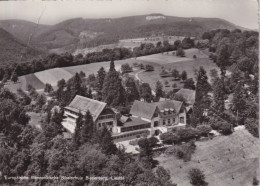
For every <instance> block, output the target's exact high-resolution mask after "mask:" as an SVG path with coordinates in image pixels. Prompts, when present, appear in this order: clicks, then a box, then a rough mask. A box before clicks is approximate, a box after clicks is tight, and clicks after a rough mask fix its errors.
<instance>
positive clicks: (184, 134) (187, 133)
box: [177, 128, 199, 141]
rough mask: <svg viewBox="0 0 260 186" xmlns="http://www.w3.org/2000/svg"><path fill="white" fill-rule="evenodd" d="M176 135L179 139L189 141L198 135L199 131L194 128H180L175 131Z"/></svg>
mask: <svg viewBox="0 0 260 186" xmlns="http://www.w3.org/2000/svg"><path fill="white" fill-rule="evenodd" d="M177 135H178V136H179V137H180V141H189V140H191V139H194V138H198V137H199V131H198V130H197V129H194V128H180V129H179V130H178V131H177Z"/></svg>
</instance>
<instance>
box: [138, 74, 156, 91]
mask: <svg viewBox="0 0 260 186" xmlns="http://www.w3.org/2000/svg"><path fill="white" fill-rule="evenodd" d="M141 72H144V70H140V71H139V72H137V73H135V74H134V77H135V79H137V80H138V81H140V82H141V83H145V82H144V81H142V80H141V79H140V78H139V76H138V75H139V74H140V73H141ZM152 95H153V96H155V95H156V94H155V91H154V90H153V89H152Z"/></svg>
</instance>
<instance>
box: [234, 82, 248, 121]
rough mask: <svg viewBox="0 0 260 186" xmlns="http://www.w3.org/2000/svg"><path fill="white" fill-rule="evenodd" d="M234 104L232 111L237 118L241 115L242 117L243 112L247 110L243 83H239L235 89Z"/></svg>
mask: <svg viewBox="0 0 260 186" xmlns="http://www.w3.org/2000/svg"><path fill="white" fill-rule="evenodd" d="M232 104H233V106H232V110H233V112H234V113H235V115H236V116H237V117H238V116H239V115H242V113H241V112H243V111H244V110H245V109H246V101H245V93H244V89H243V86H242V83H241V82H239V83H238V84H237V86H236V88H235V91H234V95H233V100H232Z"/></svg>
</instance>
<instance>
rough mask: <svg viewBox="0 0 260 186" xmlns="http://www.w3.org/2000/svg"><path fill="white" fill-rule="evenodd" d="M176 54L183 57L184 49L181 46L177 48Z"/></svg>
mask: <svg viewBox="0 0 260 186" xmlns="http://www.w3.org/2000/svg"><path fill="white" fill-rule="evenodd" d="M176 56H180V57H184V56H185V52H184V50H183V49H182V48H178V49H177V51H176Z"/></svg>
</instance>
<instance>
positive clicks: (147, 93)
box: [140, 83, 153, 103]
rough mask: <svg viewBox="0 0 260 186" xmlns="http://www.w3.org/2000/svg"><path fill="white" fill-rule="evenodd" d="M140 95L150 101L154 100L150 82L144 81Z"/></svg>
mask: <svg viewBox="0 0 260 186" xmlns="http://www.w3.org/2000/svg"><path fill="white" fill-rule="evenodd" d="M140 96H141V98H143V99H144V101H146V102H148V103H150V102H151V101H152V98H153V95H152V89H151V87H150V85H149V84H148V83H143V84H142V85H141V87H140Z"/></svg>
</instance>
